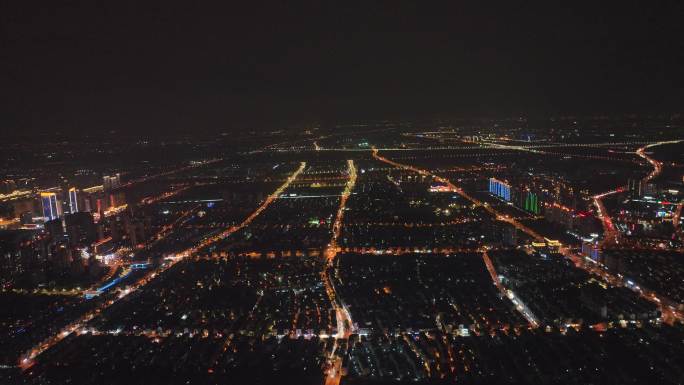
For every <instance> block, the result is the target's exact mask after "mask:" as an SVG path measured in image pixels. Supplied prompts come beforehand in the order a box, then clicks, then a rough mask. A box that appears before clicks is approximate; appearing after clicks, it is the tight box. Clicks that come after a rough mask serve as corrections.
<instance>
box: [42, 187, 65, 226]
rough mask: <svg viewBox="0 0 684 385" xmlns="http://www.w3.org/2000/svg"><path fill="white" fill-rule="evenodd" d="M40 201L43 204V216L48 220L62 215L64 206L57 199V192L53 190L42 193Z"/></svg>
mask: <svg viewBox="0 0 684 385" xmlns="http://www.w3.org/2000/svg"><path fill="white" fill-rule="evenodd" d="M40 201H41V203H42V205H43V217H45V220H46V221H50V220H53V219H57V218H59V217H60V216H62V207H61V205H60V204H59V201H58V200H57V194H55V193H53V192H42V193H40Z"/></svg>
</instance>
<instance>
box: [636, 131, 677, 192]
mask: <svg viewBox="0 0 684 385" xmlns="http://www.w3.org/2000/svg"><path fill="white" fill-rule="evenodd" d="M682 141H683V140H668V141H664V142H656V143H650V144H647V145H645V146H643V147H641V148H639V149H638V150H636V154H637V155H639V156H640V157H642V158H643V159H646V161H647V162H648V163H650V164H651V166H653V170H652V171H651V172H650V173H649V174H648V175H646V177H645V178H644V179H643V181H644V182H649V181H651V180H652V179H653V178H655V177H657V176H658V175H660V173H661V172H662V171H663V162H660V161H657V160H655V159H653V158H651V157H650V156H648V155H647V154H646V152H645V151H646V149H647V148H651V147H656V146H662V145H663V144H675V143H680V142H682Z"/></svg>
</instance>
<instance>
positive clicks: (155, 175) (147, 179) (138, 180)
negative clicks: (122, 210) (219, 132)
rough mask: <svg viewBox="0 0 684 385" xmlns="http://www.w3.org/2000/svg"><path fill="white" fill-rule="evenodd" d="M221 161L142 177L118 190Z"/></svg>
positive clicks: (202, 163) (194, 164) (204, 162)
mask: <svg viewBox="0 0 684 385" xmlns="http://www.w3.org/2000/svg"><path fill="white" fill-rule="evenodd" d="M221 160H223V159H210V160H206V161H203V162H196V163H193V164H190V165H188V166H183V167H179V168H176V169H173V170H169V171H164V172H161V173H158V174H153V175H148V176H144V177H140V178H138V179H134V180H132V181H129V182H126V183H124V184H122V185H121V186H119V187H117V189H121V188H126V187H130V186H133V185H135V184H138V183H143V182H147V181H150V180H152V179H156V178H160V177H163V176H168V175H173V174H176V173H179V172H182V171H186V170H191V169H193V168H197V167H202V166H206V165H209V164H212V163H216V162H220V161H221Z"/></svg>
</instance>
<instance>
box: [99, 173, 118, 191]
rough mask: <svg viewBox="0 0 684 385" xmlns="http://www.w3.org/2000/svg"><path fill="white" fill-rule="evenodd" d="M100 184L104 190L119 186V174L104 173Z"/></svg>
mask: <svg viewBox="0 0 684 385" xmlns="http://www.w3.org/2000/svg"><path fill="white" fill-rule="evenodd" d="M102 186H103V187H104V190H105V191H110V190H113V189H115V188H118V187H120V186H121V174H118V173H117V174H114V175H111V176H110V175H105V176H104V177H102Z"/></svg>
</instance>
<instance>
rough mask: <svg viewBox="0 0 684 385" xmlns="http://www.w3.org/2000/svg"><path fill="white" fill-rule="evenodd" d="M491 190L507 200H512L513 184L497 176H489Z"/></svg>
mask: <svg viewBox="0 0 684 385" xmlns="http://www.w3.org/2000/svg"><path fill="white" fill-rule="evenodd" d="M489 192H490V193H492V194H494V195H496V196H498V197H499V198H503V199H504V200H506V201H510V200H511V185H509V184H508V183H506V182H502V181H500V180H498V179H496V178H489Z"/></svg>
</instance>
